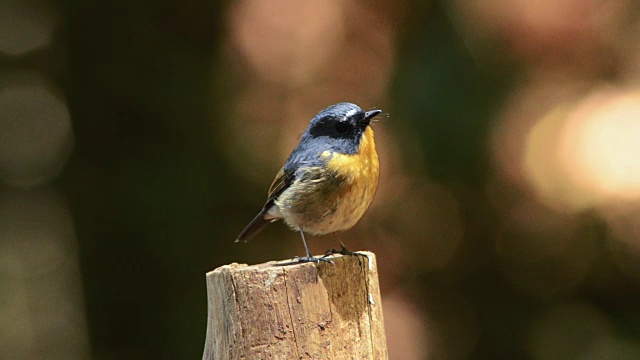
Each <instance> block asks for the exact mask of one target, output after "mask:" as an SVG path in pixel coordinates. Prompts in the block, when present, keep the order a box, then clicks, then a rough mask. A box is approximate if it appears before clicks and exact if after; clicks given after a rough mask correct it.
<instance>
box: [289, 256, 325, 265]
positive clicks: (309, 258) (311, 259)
mask: <svg viewBox="0 0 640 360" xmlns="http://www.w3.org/2000/svg"><path fill="white" fill-rule="evenodd" d="M293 258H294V259H295V260H298V262H299V263H307V262H312V263H316V264H319V263H320V262H326V263H329V264H333V260H331V259H326V256H323V257H321V258H317V257H313V256H304V257H302V256H294V257H293Z"/></svg>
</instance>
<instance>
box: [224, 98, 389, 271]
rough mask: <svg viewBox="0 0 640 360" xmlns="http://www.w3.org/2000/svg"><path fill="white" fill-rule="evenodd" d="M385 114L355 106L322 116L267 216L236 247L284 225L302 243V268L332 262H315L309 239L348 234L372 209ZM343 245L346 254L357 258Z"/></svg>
mask: <svg viewBox="0 0 640 360" xmlns="http://www.w3.org/2000/svg"><path fill="white" fill-rule="evenodd" d="M381 112H382V111H381V110H378V109H372V110H369V111H364V110H363V109H362V108H360V107H359V106H358V105H356V104H353V103H349V102H340V103H337V104H333V105H330V106H328V107H326V108H325V109H323V110H321V111H320V112H318V113H317V114H316V115H315V116H314V117H313V118H312V119H311V121H310V123H309V126H308V127H307V129H306V130H305V131H304V133H303V134H302V136H301V138H300V142H299V143H298V145H297V146H296V148H295V149H294V150H293V152H291V155H289V157H288V159H287V161H286V163H285V165H284V166H283V167H282V168H281V169H280V171H279V172H278V173H277V175H276V177H275V179H274V180H273V183H272V184H271V186H270V187H269V191H268V195H267V201H266V202H265V204H264V206H263V207H262V210H260V212H259V213H258V215H256V216H255V217H254V218H253V220H251V222H249V224H248V225H247V226H246V227H245V228H244V229H243V230H242V232H240V234H239V235H238V237H237V239H236V242H240V241H244V242H247V241H249V240H250V239H251V238H252V237H253V236H255V235H256V234H257V233H258V232H260V231H261V230H262V229H264V227H265V226H267V225H268V224H270V223H271V222H274V221H278V220H283V221H284V222H285V223H286V224H287V225H288V226H289V227H290V228H291V229H292V230H294V231H297V232H299V233H300V236H301V237H302V243H303V244H304V248H305V251H306V254H305V256H304V257H298V256H296V257H295V258H296V259H297V260H298V261H299V262H316V263H318V262H320V261H329V262H330V260H327V259H325V258H324V257H321V258H318V257H312V256H311V254H310V253H309V247H308V246H307V241H306V239H305V233H307V234H311V235H325V234H329V233H333V232H338V231H345V230H348V229H350V228H352V227H353V226H355V225H356V224H357V223H358V222H359V221H360V219H361V218H362V216H363V215H364V213H365V212H366V211H367V209H368V208H369V206H370V205H371V202H372V201H373V198H374V196H375V193H376V191H377V188H378V180H379V177H380V163H379V159H378V153H377V151H376V145H375V141H374V135H373V129H372V128H371V121H372V120H373V118H374V117H376V116H377V115H379V114H380V113H381ZM340 245H341V246H342V250H341V251H342V252H341V253H348V254H353V253H351V252H349V251H348V250H347V249H346V247H345V246H344V244H342V243H340ZM329 251H331V252H339V251H336V250H334V249H332V250H329Z"/></svg>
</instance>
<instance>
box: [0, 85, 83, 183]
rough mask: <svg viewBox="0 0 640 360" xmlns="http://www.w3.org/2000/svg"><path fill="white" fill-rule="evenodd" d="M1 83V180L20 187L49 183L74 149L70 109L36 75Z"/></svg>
mask: <svg viewBox="0 0 640 360" xmlns="http://www.w3.org/2000/svg"><path fill="white" fill-rule="evenodd" d="M0 80H4V81H2V82H3V84H2V85H5V86H3V87H2V88H1V89H0V180H2V181H4V182H6V183H8V184H11V185H15V186H21V187H30V186H35V185H40V184H43V183H46V182H48V181H50V180H51V179H53V178H54V177H55V176H57V175H58V173H59V172H60V170H61V169H62V167H63V166H64V163H65V162H66V159H67V157H68V156H69V154H70V152H71V149H72V145H73V134H72V127H71V120H70V117H69V110H68V109H67V105H66V104H65V102H64V101H63V100H61V99H60V98H59V97H58V96H56V95H54V93H55V91H54V90H53V86H52V85H51V84H50V83H49V82H48V81H46V80H45V79H44V78H43V77H41V76H39V75H37V74H32V73H19V74H17V75H14V76H11V77H10V78H5V79H0Z"/></svg>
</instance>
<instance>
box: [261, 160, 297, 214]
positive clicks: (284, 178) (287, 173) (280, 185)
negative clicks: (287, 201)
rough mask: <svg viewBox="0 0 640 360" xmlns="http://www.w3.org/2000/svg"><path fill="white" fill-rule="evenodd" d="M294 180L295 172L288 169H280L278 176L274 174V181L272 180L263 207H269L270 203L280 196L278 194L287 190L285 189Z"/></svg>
mask: <svg viewBox="0 0 640 360" xmlns="http://www.w3.org/2000/svg"><path fill="white" fill-rule="evenodd" d="M294 179H295V171H293V169H290V168H289V169H286V168H285V167H282V168H281V169H280V171H278V174H276V177H275V179H273V182H272V183H271V186H270V187H269V192H268V195H267V203H266V204H265V207H267V206H269V205H270V203H271V202H273V201H274V200H275V199H277V198H278V196H280V194H282V193H283V192H284V191H285V190H287V188H288V187H289V186H291V184H292V183H293V180H294Z"/></svg>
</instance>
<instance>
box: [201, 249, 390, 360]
mask: <svg viewBox="0 0 640 360" xmlns="http://www.w3.org/2000/svg"><path fill="white" fill-rule="evenodd" d="M360 254H362V255H363V256H341V255H338V256H335V257H333V258H332V260H333V262H334V263H333V264H328V263H320V264H313V263H303V264H299V263H296V264H290V265H282V262H280V263H278V262H269V263H265V264H260V265H254V266H248V265H241V264H237V263H233V264H231V265H225V266H222V267H219V268H217V269H215V270H213V271H211V272H209V273H207V295H208V301H209V315H208V320H207V338H206V343H205V348H204V355H203V360H213V359H215V360H226V359H376V360H377V359H387V346H386V341H385V335H384V326H383V325H384V324H383V320H382V306H381V303H380V287H379V284H378V273H377V267H376V258H375V255H374V254H373V253H370V252H361V253H360Z"/></svg>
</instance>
